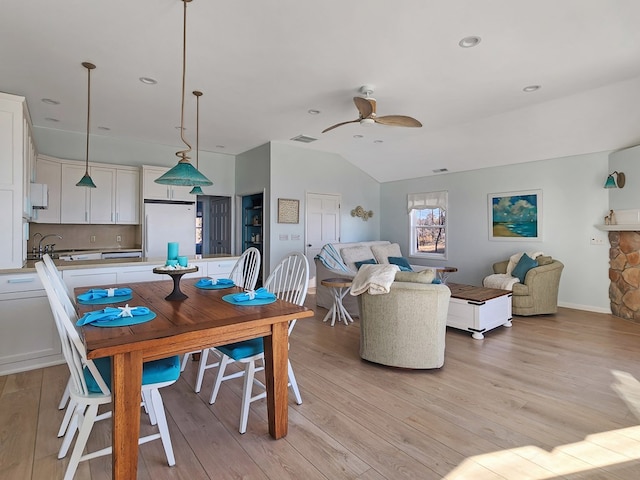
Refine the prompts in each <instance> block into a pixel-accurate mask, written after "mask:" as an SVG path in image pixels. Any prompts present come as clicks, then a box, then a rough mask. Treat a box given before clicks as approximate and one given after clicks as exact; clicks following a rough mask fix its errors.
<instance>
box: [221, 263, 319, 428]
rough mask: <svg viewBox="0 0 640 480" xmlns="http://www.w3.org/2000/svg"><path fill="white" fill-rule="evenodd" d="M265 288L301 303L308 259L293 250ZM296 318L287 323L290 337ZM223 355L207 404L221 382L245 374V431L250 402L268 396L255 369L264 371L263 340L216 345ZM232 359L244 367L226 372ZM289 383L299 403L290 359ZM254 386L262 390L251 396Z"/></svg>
mask: <svg viewBox="0 0 640 480" xmlns="http://www.w3.org/2000/svg"><path fill="white" fill-rule="evenodd" d="M264 286H265V288H266V289H267V290H269V291H270V292H272V293H274V294H275V295H276V296H277V297H278V298H279V299H281V300H285V301H287V302H291V303H295V304H296V305H300V306H302V305H303V304H304V300H305V298H306V296H307V289H308V288H309V262H308V261H307V258H306V257H305V256H304V255H303V254H301V253H298V252H294V253H291V254H289V255H288V256H287V257H285V258H284V259H283V260H282V261H281V262H280V263H279V264H278V265H277V266H276V268H275V269H274V270H273V272H272V273H271V275H269V278H268V279H267V281H266V282H265V285H264ZM295 324H296V320H292V321H291V322H289V331H288V333H289V336H291V332H292V330H293V327H294V326H295ZM217 350H218V351H219V352H220V353H221V354H222V358H221V360H220V366H219V368H218V374H217V376H216V380H215V384H214V387H213V391H212V392H211V399H210V400H209V403H211V404H213V403H215V401H216V398H217V396H218V392H219V390H220V385H221V384H222V382H224V381H226V380H230V379H233V378H239V377H244V385H243V388H242V405H241V409H240V429H239V431H240V433H245V432H246V431H247V421H248V419H249V406H250V405H251V403H252V402H255V401H256V400H260V399H262V398H265V397H266V396H267V394H266V388H265V385H264V384H263V383H262V382H260V381H259V380H257V379H256V378H255V374H256V372H259V371H262V370H264V343H263V339H262V338H254V339H251V340H246V341H243V342H237V343H232V344H228V345H222V346H219V347H217ZM233 362H238V363H241V364H244V370H241V371H239V372H235V373H232V374H229V375H225V370H226V368H227V366H228V365H229V364H231V363H233ZM287 369H288V376H289V384H288V386H290V387H291V389H292V390H293V394H294V396H295V399H296V403H297V404H298V405H300V404H302V397H301V396H300V390H299V388H298V383H297V381H296V377H295V375H294V373H293V369H292V368H291V361H289V362H288V365H287ZM254 385H256V386H257V387H258V388H259V389H260V390H261V391H260V393H258V394H256V395H253V386H254Z"/></svg>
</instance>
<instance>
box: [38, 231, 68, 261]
mask: <svg viewBox="0 0 640 480" xmlns="http://www.w3.org/2000/svg"><path fill="white" fill-rule="evenodd" d="M38 234H39V233H36V234H34V235H33V236H34V237H35V236H36V235H38ZM40 236H41V238H40V242H38V257H40V258H42V253H43V252H42V241H43V240H44V239H45V238H49V237H58V238H59V239H61V240H62V235H58V234H57V233H50V234H49V235H45V236H44V237H43V236H42V235H40ZM53 245H55V243H54V244H49V245H45V247H44V249H45V252H44V253H53V248H52V247H53Z"/></svg>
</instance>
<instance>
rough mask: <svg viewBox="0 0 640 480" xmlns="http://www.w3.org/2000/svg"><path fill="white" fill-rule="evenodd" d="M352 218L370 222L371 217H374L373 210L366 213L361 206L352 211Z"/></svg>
mask: <svg viewBox="0 0 640 480" xmlns="http://www.w3.org/2000/svg"><path fill="white" fill-rule="evenodd" d="M351 216H352V217H360V218H361V219H362V220H363V221H365V222H366V221H367V220H369V218H370V217H373V210H369V211H366V210H365V209H364V208H362V207H361V206H360V205H358V206H357V207H356V208H354V209H353V210H351Z"/></svg>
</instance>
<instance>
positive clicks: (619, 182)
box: [604, 172, 626, 188]
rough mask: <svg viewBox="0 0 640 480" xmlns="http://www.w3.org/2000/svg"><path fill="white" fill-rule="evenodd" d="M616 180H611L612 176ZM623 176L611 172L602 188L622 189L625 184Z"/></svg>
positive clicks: (620, 173)
mask: <svg viewBox="0 0 640 480" xmlns="http://www.w3.org/2000/svg"><path fill="white" fill-rule="evenodd" d="M614 175H615V176H616V178H613V176H614ZM625 181H626V179H625V176H624V173H622V172H613V173H610V174H609V176H608V177H607V181H606V182H604V188H623V187H624V184H625Z"/></svg>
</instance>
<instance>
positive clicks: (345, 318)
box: [320, 278, 353, 327]
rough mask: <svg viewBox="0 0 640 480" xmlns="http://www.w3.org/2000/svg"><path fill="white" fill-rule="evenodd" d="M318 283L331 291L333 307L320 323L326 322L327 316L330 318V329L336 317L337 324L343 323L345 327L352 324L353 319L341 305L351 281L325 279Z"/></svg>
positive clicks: (349, 288) (345, 279)
mask: <svg viewBox="0 0 640 480" xmlns="http://www.w3.org/2000/svg"><path fill="white" fill-rule="evenodd" d="M320 283H321V284H322V285H324V286H325V287H327V288H328V289H329V290H331V293H332V294H333V305H332V306H331V309H330V310H329V311H328V312H327V314H326V315H325V316H324V319H323V320H322V321H323V322H326V321H327V320H328V318H329V316H331V326H332V327H333V326H334V325H335V323H336V317H337V318H338V322H344V324H345V325H349V322H353V318H351V315H349V312H347V309H346V308H344V305H342V299H343V298H344V296H345V295H346V294H347V293H349V290H351V280H350V279H348V278H326V279H324V280H322V281H321V282H320Z"/></svg>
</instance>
